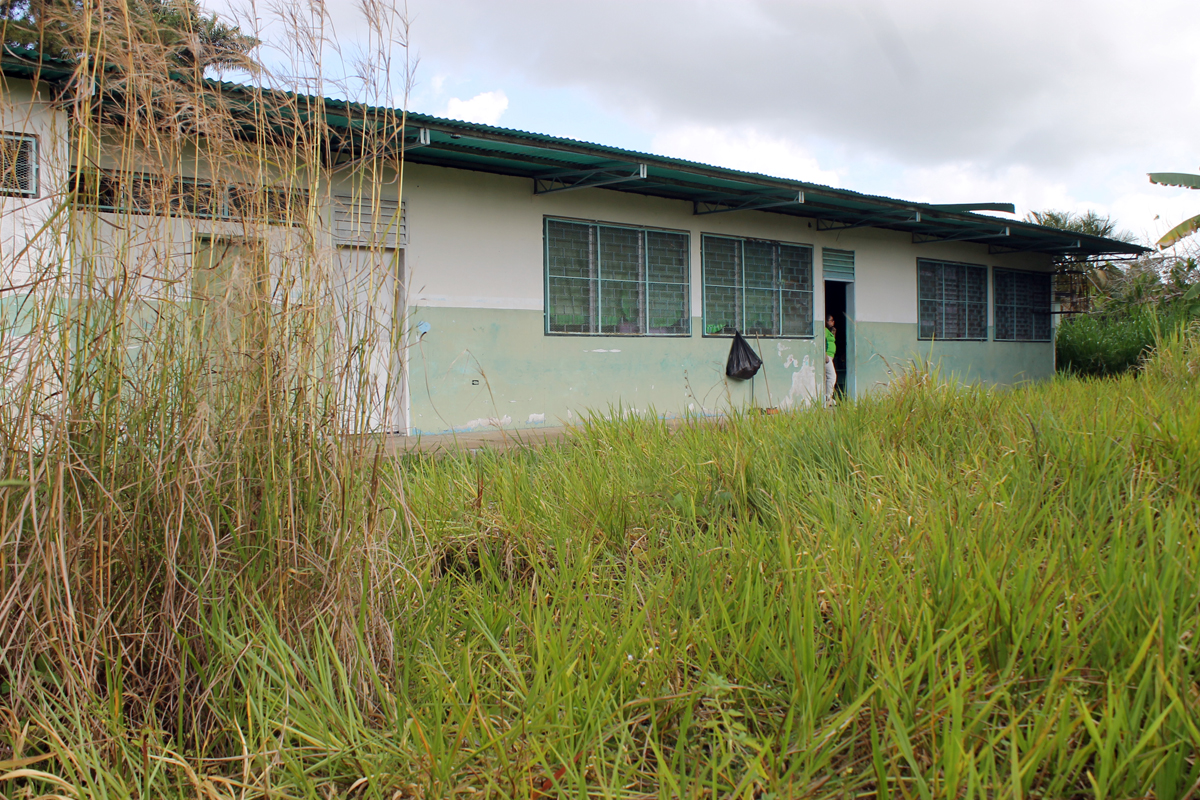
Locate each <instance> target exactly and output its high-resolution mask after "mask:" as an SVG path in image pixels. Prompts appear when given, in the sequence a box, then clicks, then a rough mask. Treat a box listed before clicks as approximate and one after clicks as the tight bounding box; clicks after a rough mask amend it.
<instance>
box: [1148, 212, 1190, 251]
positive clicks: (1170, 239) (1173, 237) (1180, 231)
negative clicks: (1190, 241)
mask: <svg viewBox="0 0 1200 800" xmlns="http://www.w3.org/2000/svg"><path fill="white" fill-rule="evenodd" d="M1198 230H1200V214H1197V215H1196V216H1194V217H1192V218H1191V219H1189V220H1185V221H1183V222H1181V223H1179V224H1178V225H1176V226H1175V227H1174V228H1171V230H1169V231H1167V232H1166V233H1165V234H1163V237H1162V238H1161V239H1159V240H1158V249H1159V250H1161V249H1163V248H1164V247H1170V246H1171V245H1173V244H1175V243H1176V242H1178V241H1179V240H1180V239H1183V238H1185V237H1187V236H1191V235H1192V234H1193V233H1195V232H1196V231H1198Z"/></svg>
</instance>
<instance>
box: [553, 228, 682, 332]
mask: <svg viewBox="0 0 1200 800" xmlns="http://www.w3.org/2000/svg"><path fill="white" fill-rule="evenodd" d="M551 222H560V223H565V224H568V225H586V226H589V227H591V228H592V229H593V230H595V231H596V252H597V274H596V277H595V278H594V279H592V278H588V279H587V280H588V281H591V280H595V283H596V297H597V302H596V311H595V314H596V319H595V328H596V330H594V331H555V330H551V329H550V315H551V309H550V279H551V277H559V276H551V274H550V235H549V231H550V223H551ZM601 228H614V229H617V230H627V231H637V232H638V233H640V234H641V237H642V243H643V246H642V251H643V256H642V266H641V269H642V272H643V278H642V279H641V280H640V281H638V282H639V283H641V284H642V285H643V286H645V287H647V292H646V301H645V305H644V307H643V308H641V309H639V312H640V316H641V317H642V318H643V321H644V322H645V330H644V331H642V332H630V333H621V332H619V331H605V330H602V328H603V316H602V314H603V305H602V303H601V302H600V297H601V292H602V289H601V282H602V281H603V280H604V278H603V276H602V273H601V272H600V271H599V269H600V263H599V248H600V245H599V230H600V229H601ZM649 233H665V234H670V235H673V236H682V237H684V242H685V244H684V263H685V269H684V274H685V276H686V278H685V281H684V283H681V284H680V283H663V282H662V281H651V280H650V279H649V278H650V269H649V259H650V248H649V246H648V245H647V243H646V239H647V234H649ZM652 284H653V285H662V286H682V287H683V319H684V320H685V321H686V324H687V330H686V331H684V332H671V333H653V332H651V330H650V319H649V315H650V295H649V291H648V288H649V286H650V285H652ZM542 297H543V304H542V309H543V310H542V333H543V335H545V336H590V337H604V336H608V337H621V338H628V337H634V338H658V339H688V338H691V336H692V333H693V331H692V235H691V232H690V231H686V230H679V229H674V228H662V227H657V226H652V225H632V224H628V223H623V222H605V221H603V220H596V219H578V218H573V217H563V216H558V215H551V214H547V215H545V216H544V217H542ZM589 313H590V312H589Z"/></svg>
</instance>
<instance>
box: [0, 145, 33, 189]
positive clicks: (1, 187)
mask: <svg viewBox="0 0 1200 800" xmlns="http://www.w3.org/2000/svg"><path fill="white" fill-rule="evenodd" d="M0 139H10V140H15V141H18V142H30V143H31V144H32V145H33V158H32V160H33V170H32V171H33V180H32V183H33V188H32V189H30V190H29V191H27V192H25V191H21V190H19V189H15V190H14V189H5V188H4V187H3V186H0V197H21V198H25V199H27V200H29V199H37V198H38V197H40V196H41V193H42V143H41V142H40V141H39V140H38V137H37V135H36V134H33V133H18V132H17V131H0Z"/></svg>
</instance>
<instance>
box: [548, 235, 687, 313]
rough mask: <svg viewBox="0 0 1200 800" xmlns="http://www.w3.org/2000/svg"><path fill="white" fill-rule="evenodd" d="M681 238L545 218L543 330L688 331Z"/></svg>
mask: <svg viewBox="0 0 1200 800" xmlns="http://www.w3.org/2000/svg"><path fill="white" fill-rule="evenodd" d="M688 244H689V242H688V235H687V234H686V233H674V232H672V231H661V230H652V229H649V228H634V227H628V226H618V225H604V224H596V223H587V222H569V221H567V220H559V219H547V220H546V332H547V333H585V334H632V335H642V336H686V335H688V334H690V333H691V330H692V328H691V310H690V308H689V295H690V292H689V286H690V281H689V270H688Z"/></svg>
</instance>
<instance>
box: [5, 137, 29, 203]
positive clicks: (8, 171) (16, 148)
mask: <svg viewBox="0 0 1200 800" xmlns="http://www.w3.org/2000/svg"><path fill="white" fill-rule="evenodd" d="M37 162H38V159H37V138H36V137H33V136H24V135H22V134H19V133H0V194H3V195H9V196H10V197H37V193H38V163H37Z"/></svg>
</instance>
